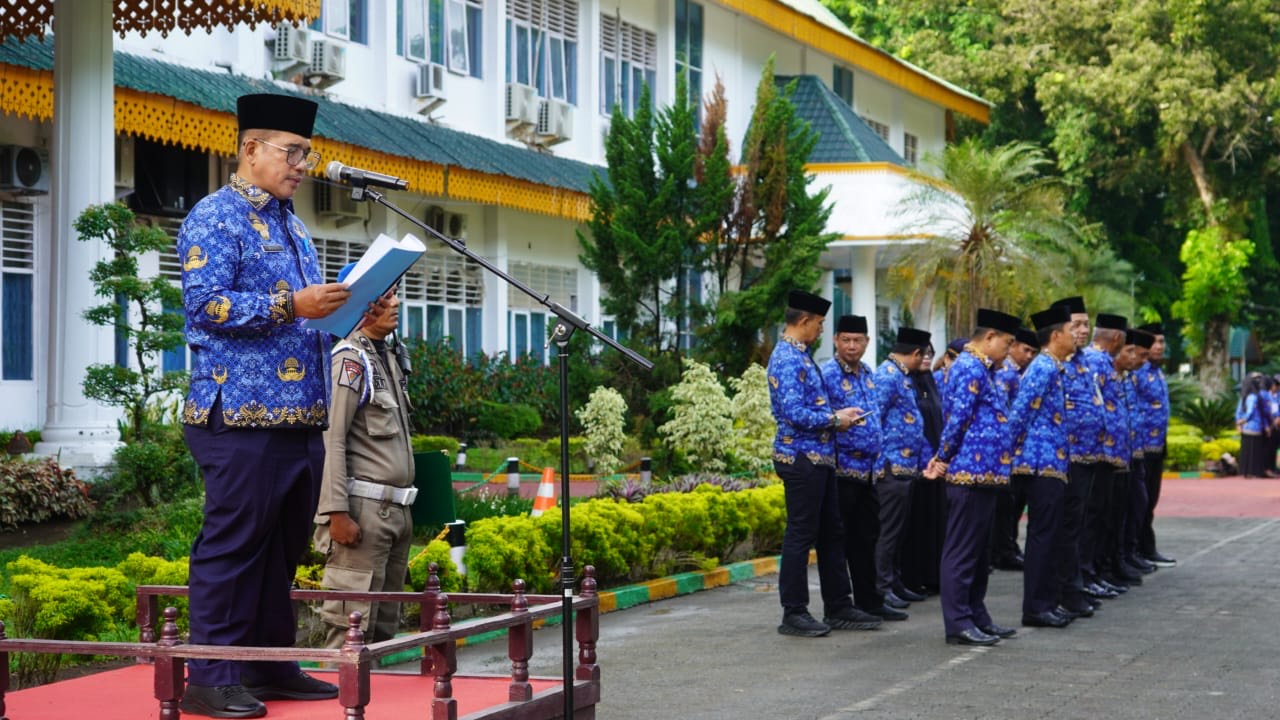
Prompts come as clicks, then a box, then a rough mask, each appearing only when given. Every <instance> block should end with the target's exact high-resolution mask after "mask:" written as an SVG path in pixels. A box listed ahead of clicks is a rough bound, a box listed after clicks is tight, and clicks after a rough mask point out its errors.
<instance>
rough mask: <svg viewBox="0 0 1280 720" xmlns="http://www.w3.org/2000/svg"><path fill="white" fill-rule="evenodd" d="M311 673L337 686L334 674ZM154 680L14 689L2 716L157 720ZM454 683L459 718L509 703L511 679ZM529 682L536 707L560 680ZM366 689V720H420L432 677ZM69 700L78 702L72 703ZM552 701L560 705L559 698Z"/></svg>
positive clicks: (300, 709)
mask: <svg viewBox="0 0 1280 720" xmlns="http://www.w3.org/2000/svg"><path fill="white" fill-rule="evenodd" d="M311 672H312V673H313V674H315V675H317V676H318V677H321V678H324V679H326V680H329V681H331V682H337V675H336V673H327V674H326V673H325V672H324V671H322V670H321V671H317V670H313V671H311ZM154 680H155V674H154V672H153V669H152V667H151V666H150V665H133V666H130V667H125V668H121V669H119V670H109V671H107V672H101V673H96V674H93V675H86V676H84V677H79V678H75V679H73V680H63V681H62V682H56V683H51V684H49V685H41V686H39V687H33V688H28V689H26V690H18V691H16V692H10V693H9V694H8V695H6V696H5V701H6V705H7V708H6V711H7V712H6V714H7V716H8V717H9V718H10V720H84V718H93V720H155V719H157V718H159V717H160V708H159V705H158V704H157V702H156V700H155V698H154V697H153V695H152V683H153V682H154ZM452 682H453V695H454V698H455V699H456V700H457V701H458V716H459V717H460V718H465V717H467V716H468V715H472V714H475V713H479V712H481V711H485V710H495V709H498V707H497V706H502V705H504V704H507V688H508V686H509V685H510V683H511V678H509V677H497V676H485V677H474V676H464V675H454V676H453V680H452ZM529 682H530V684H532V685H533V692H534V700H533V701H532V702H537V699H538V696H539V695H541V694H543V693H546V692H548V691H555V690H557V689H559V688H560V687H561V684H560V680H559V678H556V679H548V678H530V679H529ZM370 685H371V690H372V692H371V693H370V697H371V699H370V702H369V704H368V705H367V706H366V707H365V711H364V716H365V718H366V720H401V718H420V717H427V713H428V709H427V708H428V706H429V705H430V702H431V696H432V688H433V687H434V685H435V678H434V677H431V676H429V675H417V674H412V675H410V674H401V673H373V674H372V676H371V677H370ZM73 698H74V699H77V701H74V702H72V701H71V699H73ZM556 700H557V701H559V694H558V693H557V694H556ZM88 708H92V711H90V710H88ZM343 716H344V710H343V707H342V705H340V704H339V703H338V701H337V700H317V701H314V702H298V701H284V700H280V701H271V702H268V703H267V717H268V718H273V719H274V720H316V719H318V718H320V719H322V718H333V719H334V720H339V719H340V718H342V717H343Z"/></svg>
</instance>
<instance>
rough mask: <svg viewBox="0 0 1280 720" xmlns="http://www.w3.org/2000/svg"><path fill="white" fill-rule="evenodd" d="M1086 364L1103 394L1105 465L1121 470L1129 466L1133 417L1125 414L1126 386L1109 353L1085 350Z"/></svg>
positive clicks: (1096, 349) (1103, 457)
mask: <svg viewBox="0 0 1280 720" xmlns="http://www.w3.org/2000/svg"><path fill="white" fill-rule="evenodd" d="M1083 352H1084V356H1085V362H1086V363H1088V365H1089V368H1090V369H1091V370H1093V374H1094V377H1095V378H1097V381H1098V388H1099V390H1100V391H1101V393H1102V437H1101V440H1102V446H1101V450H1100V454H1101V455H1102V458H1101V459H1102V462H1106V463H1110V464H1111V465H1114V466H1116V467H1118V468H1127V467H1129V460H1130V459H1131V455H1130V453H1129V447H1128V446H1129V417H1128V414H1127V413H1126V412H1125V410H1126V407H1125V400H1124V386H1123V385H1122V384H1121V383H1120V374H1119V373H1117V372H1116V366H1115V361H1114V360H1113V359H1112V358H1111V355H1110V354H1108V353H1105V352H1103V351H1102V350H1099V349H1098V348H1096V347H1093V346H1092V345H1090V346H1089V347H1087V348H1085V349H1084V351H1083Z"/></svg>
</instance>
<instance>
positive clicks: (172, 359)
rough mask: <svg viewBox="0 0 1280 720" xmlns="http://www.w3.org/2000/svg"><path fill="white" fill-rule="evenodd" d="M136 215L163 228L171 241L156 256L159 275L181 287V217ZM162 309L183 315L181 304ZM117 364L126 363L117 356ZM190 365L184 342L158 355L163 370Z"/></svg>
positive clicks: (167, 370)
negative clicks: (166, 248)
mask: <svg viewBox="0 0 1280 720" xmlns="http://www.w3.org/2000/svg"><path fill="white" fill-rule="evenodd" d="M137 217H138V222H140V223H144V224H146V225H150V226H152V227H158V228H160V229H161V230H164V233H165V234H166V235H168V236H169V239H170V240H171V241H172V242H171V244H170V245H169V249H168V250H166V251H164V252H162V253H160V257H159V258H158V265H159V270H160V272H159V276H160V277H162V278H164V279H165V280H168V281H169V283H170V284H171V285H173V286H174V287H177V288H181V287H182V261H181V260H179V258H178V230H179V229H180V228H181V227H182V221H183V218H180V217H171V216H168V215H143V214H139V215H138V216H137ZM164 311H165V312H166V313H173V314H175V315H179V316H181V315H184V311H183V308H182V305H178V306H177V307H170V306H168V305H166V306H165V307H164ZM117 342H120V340H119V339H117ZM128 349H129V346H128V343H127V341H126V342H125V344H124V350H125V351H126V352H127V351H128ZM116 352H117V355H118V354H119V353H120V351H119V350H118V349H117V351H116ZM117 364H119V365H121V366H123V365H125V364H126V363H123V362H120V360H119V358H117ZM190 367H191V351H190V349H189V348H188V347H187V345H186V344H185V343H184V344H182V345H179V346H178V347H176V348H173V349H172V350H165V351H164V352H163V353H161V355H160V369H161V370H162V371H163V372H172V371H175V370H186V369H188V368H190Z"/></svg>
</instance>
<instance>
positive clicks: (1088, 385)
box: [1054, 296, 1116, 617]
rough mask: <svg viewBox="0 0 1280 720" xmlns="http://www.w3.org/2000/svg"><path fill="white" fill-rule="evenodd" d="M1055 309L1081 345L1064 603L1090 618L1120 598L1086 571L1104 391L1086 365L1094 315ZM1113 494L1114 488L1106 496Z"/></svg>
mask: <svg viewBox="0 0 1280 720" xmlns="http://www.w3.org/2000/svg"><path fill="white" fill-rule="evenodd" d="M1054 306H1055V307H1063V308H1066V309H1067V311H1068V312H1069V313H1070V315H1071V323H1070V325H1068V326H1067V327H1068V331H1069V332H1070V333H1071V337H1072V339H1073V340H1074V341H1075V351H1074V352H1073V354H1072V355H1071V356H1070V357H1069V358H1068V359H1067V361H1066V369H1065V371H1064V374H1063V388H1064V390H1065V393H1066V411H1067V412H1066V418H1067V421H1066V424H1065V428H1066V431H1067V452H1068V454H1069V461H1070V462H1069V463H1068V465H1067V478H1068V481H1067V491H1066V495H1065V496H1064V497H1063V504H1062V531H1061V532H1060V533H1059V536H1058V537H1059V543H1058V548H1059V549H1058V552H1057V553H1056V556H1057V558H1058V559H1057V566H1058V584H1059V586H1060V588H1061V591H1060V596H1059V601H1060V603H1061V604H1062V607H1063V608H1065V609H1067V610H1068V611H1070V612H1072V613H1074V614H1076V615H1080V616H1084V617H1088V616H1090V615H1091V614H1092V612H1093V611H1094V610H1096V609H1097V608H1098V607H1099V605H1100V603H1099V602H1098V601H1099V600H1100V599H1102V598H1111V597H1115V596H1116V593H1114V592H1112V591H1111V590H1107V589H1104V588H1102V587H1101V586H1099V585H1098V584H1097V583H1096V582H1094V578H1093V577H1092V576H1090V577H1089V578H1088V581H1087V582H1086V579H1085V574H1084V565H1086V564H1088V566H1089V567H1090V568H1092V567H1093V566H1092V563H1088V562H1087V561H1088V558H1087V556H1085V555H1082V547H1083V546H1084V545H1085V543H1086V540H1085V530H1086V528H1085V513H1086V508H1087V507H1088V505H1089V497H1090V495H1092V493H1093V491H1094V479H1095V476H1096V475H1097V471H1098V464H1099V461H1100V459H1101V457H1102V390H1101V388H1099V387H1098V381H1097V378H1096V377H1095V376H1094V373H1093V370H1092V369H1091V368H1090V367H1089V365H1088V364H1087V363H1086V362H1085V357H1084V352H1083V350H1084V348H1085V347H1086V346H1087V345H1088V344H1089V314H1088V312H1087V311H1086V309H1085V305H1084V298H1082V297H1079V296H1074V297H1068V298H1063V299H1061V300H1058V301H1057V302H1055V303H1054ZM1106 492H1108V493H1109V492H1110V488H1109V487H1108V489H1107V490H1106Z"/></svg>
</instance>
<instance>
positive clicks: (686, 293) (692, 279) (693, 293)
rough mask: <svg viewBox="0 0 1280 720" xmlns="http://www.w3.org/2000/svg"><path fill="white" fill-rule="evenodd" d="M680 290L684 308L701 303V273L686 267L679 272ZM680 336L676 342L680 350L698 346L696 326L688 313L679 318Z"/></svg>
mask: <svg viewBox="0 0 1280 720" xmlns="http://www.w3.org/2000/svg"><path fill="white" fill-rule="evenodd" d="M679 282H680V284H681V285H682V287H681V288H680V292H681V294H682V297H684V304H685V307H686V308H690V309H692V308H695V307H698V306H700V305H702V273H701V272H698V271H697V270H693V269H688V270H685V271H684V272H683V273H681V274H680V280H679ZM678 323H679V332H680V337H679V338H677V342H678V343H679V345H680V349H681V350H692V349H693V348H695V347H697V346H698V337H697V328H695V327H694V326H693V319H692V318H691V317H690V314H689V313H686V314H685V316H684V317H683V318H679V320H678Z"/></svg>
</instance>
